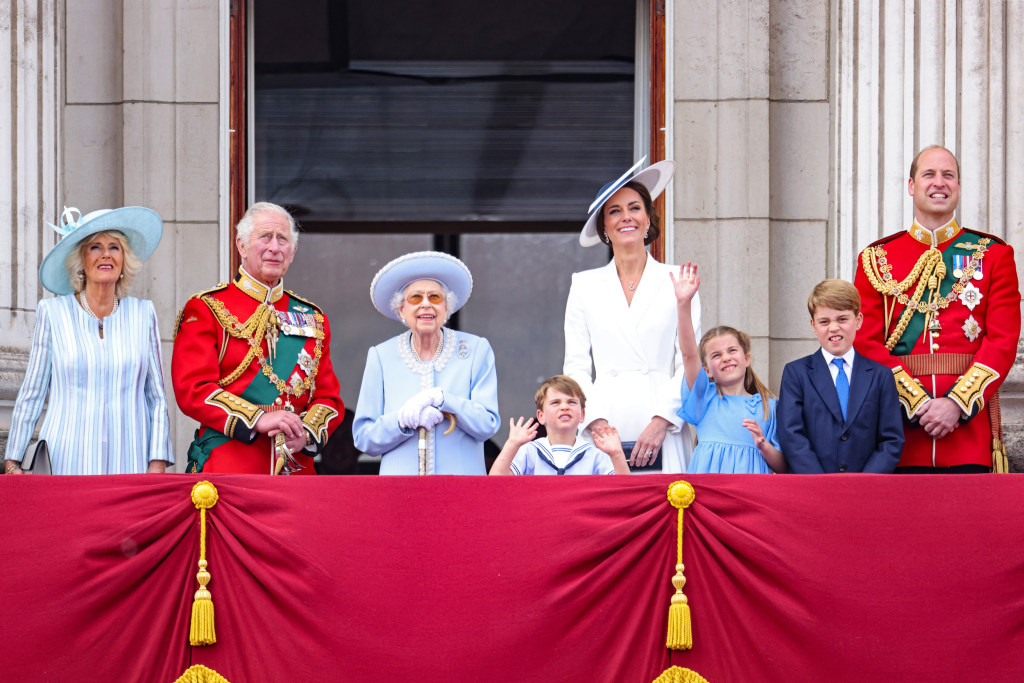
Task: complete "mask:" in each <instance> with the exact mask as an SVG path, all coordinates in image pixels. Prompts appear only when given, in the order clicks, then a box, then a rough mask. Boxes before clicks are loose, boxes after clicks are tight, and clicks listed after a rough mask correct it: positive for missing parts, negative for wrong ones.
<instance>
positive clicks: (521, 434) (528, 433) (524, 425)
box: [505, 417, 537, 450]
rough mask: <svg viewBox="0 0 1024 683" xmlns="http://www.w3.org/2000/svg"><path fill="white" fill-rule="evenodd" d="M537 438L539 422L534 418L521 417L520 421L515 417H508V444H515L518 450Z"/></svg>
mask: <svg viewBox="0 0 1024 683" xmlns="http://www.w3.org/2000/svg"><path fill="white" fill-rule="evenodd" d="M536 438H537V423H536V422H534V420H533V418H532V417H530V418H525V417H520V418H519V422H516V421H515V419H514V418H511V417H510V418H509V419H508V441H506V442H505V443H506V445H514V446H515V448H516V450H519V448H520V447H521V446H524V445H526V444H528V443H530V442H531V441H533V440H534V439H536Z"/></svg>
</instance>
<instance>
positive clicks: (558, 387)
mask: <svg viewBox="0 0 1024 683" xmlns="http://www.w3.org/2000/svg"><path fill="white" fill-rule="evenodd" d="M548 389H554V390H555V391H560V392H562V393H563V394H566V395H568V396H575V397H576V398H578V399H579V400H580V410H584V409H586V407H587V397H586V396H584V395H583V389H582V388H581V387H580V385H579V384H578V383H577V382H576V380H574V379H573V378H572V377H569V376H567V375H555V376H554V377H548V378H547V379H546V380H544V383H543V384H541V385H540V388H539V389H537V393H536V394H534V395H533V402H534V403H536V404H537V410H544V399H545V398H547V395H548Z"/></svg>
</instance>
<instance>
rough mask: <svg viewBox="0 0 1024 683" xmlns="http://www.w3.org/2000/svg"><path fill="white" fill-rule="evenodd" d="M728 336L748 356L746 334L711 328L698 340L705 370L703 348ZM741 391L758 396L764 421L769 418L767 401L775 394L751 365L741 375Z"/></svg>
mask: <svg viewBox="0 0 1024 683" xmlns="http://www.w3.org/2000/svg"><path fill="white" fill-rule="evenodd" d="M728 335H732V336H733V337H736V341H737V342H738V343H739V345H740V348H741V349H742V350H743V354H744V355H746V356H749V355H750V336H749V335H748V334H746V333H745V332H740V331H739V330H737V329H736V328H734V327H728V326H726V325H719V326H718V327H713V328H711V329H710V330H708V331H707V332H705V333H704V336H703V337H701V338H700V345H699V349H700V364H701V365H703V366H704V368H705V369H706V368H707V367H708V362H707V355H706V354H705V352H704V348H705V347H706V346H707V344H708V342H709V341H711V340H712V339H714V338H715V337H725V336H728ZM708 374H711V373H708ZM743 389H744V391H746V392H747V393H748V394H750V395H751V396H753V395H754V394H760V395H761V403H762V406H761V407H762V409H763V410H764V419H766V420H767V419H768V418H769V417H771V414H772V411H771V407H770V406H769V405H768V399H770V398H775V394H773V393H772V392H771V389H769V388H768V385H766V384H765V383H764V382H762V381H761V378H760V377H758V376H757V373H756V372H754V366H753V365H750V364H748V365H747V371H746V373H744V375H743ZM719 393H721V389H719Z"/></svg>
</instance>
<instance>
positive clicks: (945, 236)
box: [908, 218, 960, 247]
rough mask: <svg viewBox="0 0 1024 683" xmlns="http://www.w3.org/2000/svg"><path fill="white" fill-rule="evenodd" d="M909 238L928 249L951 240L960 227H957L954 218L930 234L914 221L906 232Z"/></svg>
mask: <svg viewBox="0 0 1024 683" xmlns="http://www.w3.org/2000/svg"><path fill="white" fill-rule="evenodd" d="M908 232H909V233H910V236H911V237H913V238H914V239H915V240H917V241H918V242H920V243H921V244H924V245H926V246H929V247H937V246H939V245H940V244H945V243H946V242H948V241H949V240H951V239H953V238H954V237H956V236H957V234H959V232H960V226H959V225H957V223H956V219H955V218H954V219H953V220H951V221H950V222H948V223H946V224H945V225H943V226H942V227H941V228H939V229H938V230H936V231H935V232H932V231H931V230H929V229H928V228H926V227H924V226H922V225H921V224H920V223H918V222H917V219H916V218H915V219H914V224H913V225H912V226H910V230H909V231H908Z"/></svg>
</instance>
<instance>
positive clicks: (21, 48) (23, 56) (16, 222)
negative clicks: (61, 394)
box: [0, 0, 63, 453]
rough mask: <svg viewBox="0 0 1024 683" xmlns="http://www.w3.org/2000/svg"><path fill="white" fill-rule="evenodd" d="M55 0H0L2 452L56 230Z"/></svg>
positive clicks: (58, 48) (57, 45) (58, 22)
mask: <svg viewBox="0 0 1024 683" xmlns="http://www.w3.org/2000/svg"><path fill="white" fill-rule="evenodd" d="M62 11H63V10H62V5H61V3H60V2H59V1H58V0H39V1H38V2H35V1H34V2H27V1H26V0H0V54H6V53H8V52H9V53H10V55H11V59H10V62H9V65H8V66H6V67H5V68H4V70H5V71H6V72H7V75H6V76H4V77H0V453H2V452H3V451H4V449H5V448H6V442H7V429H8V426H9V424H10V413H11V408H12V407H13V405H14V399H15V397H16V396H17V393H18V389H19V388H20V387H21V380H22V377H23V376H24V372H25V366H26V364H27V361H28V349H29V347H30V345H31V343H32V329H33V326H34V324H35V309H36V302H37V301H38V300H39V299H40V297H42V295H43V289H42V286H41V285H40V284H39V265H40V263H41V261H42V258H43V256H44V255H45V254H46V252H47V251H48V250H49V249H50V248H51V247H52V246H53V244H54V241H55V237H56V233H55V232H53V231H52V230H51V229H49V228H46V227H44V222H45V221H51V222H52V221H54V220H56V217H57V215H58V214H59V213H60V209H59V208H58V206H59V202H58V195H59V175H58V173H57V169H58V168H59V166H60V163H61V158H60V155H61V149H60V144H59V139H60V132H61V120H60V116H59V108H58V102H59V100H60V96H61V86H62V82H63V81H62V78H61V71H60V68H59V64H60V62H61V56H62V53H61V47H62V46H61V45H60V42H59V37H58V35H59V32H60V31H59V27H60V25H61V23H62Z"/></svg>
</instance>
